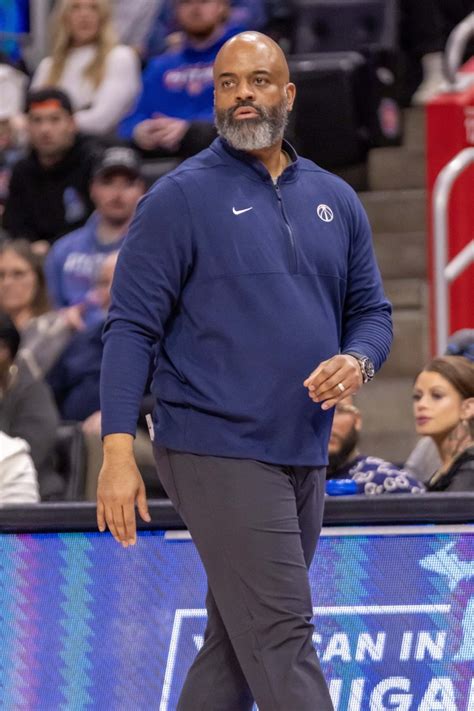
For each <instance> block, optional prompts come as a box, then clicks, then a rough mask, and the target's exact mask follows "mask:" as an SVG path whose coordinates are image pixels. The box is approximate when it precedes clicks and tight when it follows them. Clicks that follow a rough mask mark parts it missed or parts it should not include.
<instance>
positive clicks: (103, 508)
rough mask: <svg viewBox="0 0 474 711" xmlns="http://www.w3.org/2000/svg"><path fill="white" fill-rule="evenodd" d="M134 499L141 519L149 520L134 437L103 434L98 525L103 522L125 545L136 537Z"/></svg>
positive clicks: (100, 527)
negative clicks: (135, 455) (135, 454)
mask: <svg viewBox="0 0 474 711" xmlns="http://www.w3.org/2000/svg"><path fill="white" fill-rule="evenodd" d="M135 503H136V504H137V508H138V512H139V514H140V516H141V518H142V519H143V520H144V521H147V522H149V521H151V517H150V514H149V512H148V505H147V501H146V492H145V484H144V483H143V479H142V476H141V474H140V472H139V471H138V468H137V465H136V462H135V457H134V455H133V437H132V436H131V435H127V434H112V435H107V436H106V437H104V463H103V465H102V469H101V470H100V474H99V482H98V485H97V525H98V527H99V531H101V532H103V531H105V528H106V526H108V527H109V530H110V532H111V534H112V535H113V537H114V538H115V540H116V541H117V542H118V543H121V544H122V546H123V547H124V548H128V546H129V545H134V544H135V543H136V541H137V526H136V519H135Z"/></svg>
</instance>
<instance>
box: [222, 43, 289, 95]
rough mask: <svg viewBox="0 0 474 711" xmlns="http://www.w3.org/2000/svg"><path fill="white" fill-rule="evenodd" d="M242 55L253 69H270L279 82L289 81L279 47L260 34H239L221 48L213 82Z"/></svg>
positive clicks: (285, 64)
mask: <svg viewBox="0 0 474 711" xmlns="http://www.w3.org/2000/svg"><path fill="white" fill-rule="evenodd" d="M242 55H244V56H245V57H246V59H247V60H248V61H249V62H252V63H254V65H255V67H264V68H266V69H271V70H272V71H274V72H275V74H277V75H278V77H279V78H280V80H281V81H282V82H283V83H284V84H287V83H288V82H289V81H290V72H289V69H288V62H287V61H286V57H285V55H284V53H283V50H282V49H281V47H280V46H279V45H278V44H277V43H276V42H275V41H274V40H272V39H271V37H267V35H264V34H262V33H261V32H241V33H240V34H238V35H235V36H234V37H231V39H230V40H227V42H226V43H225V44H224V45H223V46H222V47H221V49H220V50H219V52H218V54H217V57H216V60H215V62H214V81H216V79H217V78H218V77H219V75H220V74H221V73H222V72H223V71H224V72H225V71H226V69H227V68H228V67H229V65H230V66H232V65H233V64H234V63H235V62H236V61H238V60H239V59H240V57H241V56H242Z"/></svg>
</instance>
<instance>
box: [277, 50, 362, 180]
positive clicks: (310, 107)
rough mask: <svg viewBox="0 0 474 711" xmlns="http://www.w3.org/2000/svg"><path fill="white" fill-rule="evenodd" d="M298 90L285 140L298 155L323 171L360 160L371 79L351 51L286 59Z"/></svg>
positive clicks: (356, 54)
mask: <svg viewBox="0 0 474 711" xmlns="http://www.w3.org/2000/svg"><path fill="white" fill-rule="evenodd" d="M289 66H290V76H291V79H292V81H294V82H295V84H296V86H297V95H296V101H295V106H294V109H293V112H292V114H291V115H290V124H289V127H288V137H289V139H290V141H292V142H293V143H294V145H295V148H296V149H297V151H298V152H299V153H301V155H303V156H305V157H307V158H310V159H311V160H314V161H315V162H316V163H319V164H320V165H321V166H323V167H324V168H336V167H340V166H346V165H353V164H355V163H360V162H362V161H364V160H365V156H366V153H367V149H368V146H369V131H368V123H369V118H368V117H369V113H370V105H369V104H370V101H368V99H367V97H368V96H370V76H369V73H368V70H367V62H366V61H365V59H364V57H362V55H360V54H358V53H356V52H340V53H331V54H308V55H297V56H293V57H290V58H289Z"/></svg>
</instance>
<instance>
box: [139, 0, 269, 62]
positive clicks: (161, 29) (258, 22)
mask: <svg viewBox="0 0 474 711" xmlns="http://www.w3.org/2000/svg"><path fill="white" fill-rule="evenodd" d="M196 1H197V2H200V3H201V4H205V3H207V2H209V0H196ZM191 2H192V0H191ZM280 2H281V0H280ZM272 4H273V3H272V2H268V0H266V1H264V0H231V2H230V11H229V16H228V23H229V25H231V26H235V27H238V28H240V30H262V29H263V28H264V27H265V25H266V23H267V20H268V11H267V5H270V6H271V5H272ZM179 39H181V38H180V36H179V27H178V26H177V25H176V0H162V2H161V8H160V9H159V11H158V13H157V14H156V15H155V17H154V21H153V23H152V25H151V30H150V31H149V33H148V37H147V43H146V44H147V46H146V52H145V54H146V55H147V56H148V57H153V56H155V55H157V54H161V53H162V52H164V51H166V50H167V49H169V47H170V45H172V44H173V43H174V42H175V41H176V40H179Z"/></svg>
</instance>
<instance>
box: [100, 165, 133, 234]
mask: <svg viewBox="0 0 474 711" xmlns="http://www.w3.org/2000/svg"><path fill="white" fill-rule="evenodd" d="M144 192H145V185H144V183H143V181H142V180H141V179H140V178H135V177H132V176H130V175H129V174H128V173H109V174H106V175H102V176H97V177H96V178H94V180H93V181H92V184H91V198H92V201H93V202H94V205H95V206H96V208H97V211H98V212H99V214H100V215H101V216H102V217H103V218H105V219H106V220H108V221H109V222H111V223H112V224H116V225H121V224H125V223H127V222H128V221H129V220H130V219H131V218H132V216H133V213H134V212H135V208H136V206H137V203H138V201H139V199H140V198H141V197H142V195H143V193H144Z"/></svg>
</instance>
